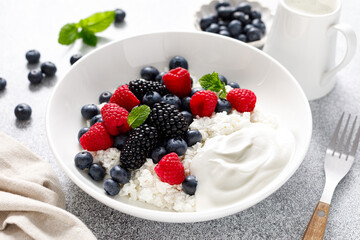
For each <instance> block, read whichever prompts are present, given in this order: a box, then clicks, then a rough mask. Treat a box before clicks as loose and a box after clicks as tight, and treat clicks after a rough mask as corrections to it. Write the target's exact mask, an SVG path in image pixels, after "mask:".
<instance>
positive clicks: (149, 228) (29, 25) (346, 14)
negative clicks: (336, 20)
mask: <svg viewBox="0 0 360 240" xmlns="http://www.w3.org/2000/svg"><path fill="white" fill-rule="evenodd" d="M206 2H207V1H206V0H201V1H191V0H186V1H185V0H184V1H175V0H167V1H159V0H143V1H102V2H101V3H100V2H99V1H95V0H91V1H88V0H78V1H69V0H67V1H60V0H57V1H45V0H33V1H25V0H23V1H6V0H0V34H1V37H0V76H1V77H3V78H6V79H7V81H8V85H7V88H6V90H5V91H3V92H0V110H1V113H0V130H1V131H3V132H5V133H6V134H8V135H10V136H13V137H14V138H16V139H18V140H19V141H20V142H23V143H24V144H26V145H28V146H29V147H30V149H32V150H33V151H34V152H35V153H36V154H38V155H39V156H40V157H42V158H43V159H45V160H46V161H48V162H49V163H50V164H51V166H52V167H53V168H54V170H55V171H56V173H57V175H58V177H59V179H60V181H61V184H62V187H63V190H64V192H65V196H66V203H67V210H68V211H69V212H71V213H73V214H74V215H76V216H78V217H79V218H80V219H81V220H82V221H83V222H84V223H85V224H86V225H87V226H88V227H89V228H90V229H91V230H92V231H93V233H94V234H95V235H96V236H97V237H98V238H99V239H168V238H169V237H171V238H174V239H200V238H201V239H239V238H241V239H300V238H301V237H302V234H303V233H304V230H305V228H306V226H307V224H308V221H309V219H310V217H311V215H312V212H313V210H314V207H315V205H316V203H317V201H318V200H319V198H320V195H321V193H322V189H323V185H324V180H325V179H324V171H323V159H322V158H323V156H324V153H325V149H326V145H327V143H328V141H329V138H330V134H331V131H332V129H333V128H334V126H335V124H336V122H337V120H338V118H339V116H340V114H341V112H342V111H346V112H349V113H354V114H360V104H359V103H360V94H359V92H360V79H359V76H360V68H359V64H360V55H359V54H358V53H359V50H358V51H357V54H356V55H355V58H354V59H353V61H352V62H351V63H350V65H348V66H347V67H346V68H345V69H343V70H342V71H341V72H339V73H338V74H337V77H338V79H339V81H338V84H337V85H336V87H335V89H334V90H333V91H332V92H331V93H330V94H329V95H327V96H326V97H324V98H322V99H319V100H315V101H312V102H310V106H311V110H312V114H313V124H314V125H313V136H312V140H311V144H310V148H309V151H308V153H307V155H306V157H305V159H304V161H303V163H302V165H301V166H300V168H299V169H298V170H297V171H296V173H295V174H294V175H293V177H291V179H290V180H289V181H288V182H287V183H286V184H284V185H283V186H282V187H281V188H280V189H279V190H278V191H277V192H275V193H274V194H273V195H271V196H270V197H268V198H267V199H265V200H264V201H262V202H260V203H259V204H257V205H255V206H253V207H251V208H249V209H247V210H245V211H243V212H240V213H238V214H235V215H232V216H229V217H225V218H222V219H218V220H213V221H209V222H202V223H191V224H168V223H159V222H152V221H148V220H143V219H139V218H135V217H132V216H129V215H126V214H123V213H121V212H118V211H115V210H113V209H111V208H109V207H107V206H105V205H103V204H102V203H99V202H97V201H96V200H95V199H93V198H92V197H90V196H89V195H87V194H86V193H84V192H83V191H82V190H81V189H80V188H79V187H77V186H76V185H75V184H74V183H73V182H72V181H71V180H70V179H69V178H68V177H67V176H66V175H65V173H64V172H63V171H62V170H61V169H60V167H59V166H58V164H57V163H56V161H55V159H54V156H53V155H52V153H51V151H50V148H49V145H48V142H47V139H46V131H45V109H46V105H47V101H48V99H49V96H50V94H51V93H52V91H53V89H54V85H55V84H56V83H57V82H58V81H59V80H60V79H61V77H62V76H63V75H64V74H65V73H66V71H67V70H68V69H69V68H70V63H69V59H70V56H71V55H72V54H74V53H77V52H81V53H83V54H86V53H87V52H89V51H91V50H92V48H89V47H86V46H83V45H82V44H81V43H80V42H79V43H76V44H74V45H73V46H70V47H65V46H61V45H59V44H57V34H58V31H59V29H60V28H61V26H62V25H64V24H65V23H68V22H74V21H77V20H78V19H79V18H81V17H86V16H88V15H90V14H92V13H93V12H96V11H104V10H107V9H114V8H117V7H119V8H123V9H124V10H125V11H126V12H127V17H126V22H125V23H124V24H121V25H119V26H111V27H110V28H109V29H108V30H106V31H105V32H104V33H101V34H100V35H101V36H102V38H101V39H100V45H102V44H104V43H106V42H109V41H111V40H116V39H120V38H124V37H127V36H131V35H134V34H137V33H144V32H151V31H160V30H193V29H194V26H193V22H192V17H193V14H194V13H195V11H196V10H197V9H198V8H199V7H200V5H201V4H203V3H206ZM262 2H263V3H264V4H265V5H268V6H270V7H271V8H273V9H274V7H275V6H276V3H277V2H276V1H270V0H266V1H265V0H263V1H262ZM172 9H177V11H176V12H174V11H173V10H172ZM170 12H171V13H170ZM359 12H360V3H359V2H358V1H344V2H343V9H342V17H341V21H342V22H344V23H349V24H351V25H352V26H353V27H354V28H355V30H356V32H357V35H358V36H360V25H359V22H360V15H359V14H358V13H359ZM339 45H340V46H339V50H338V53H339V54H338V55H339V58H341V53H342V52H343V51H344V50H345V44H344V41H343V39H342V38H339ZM33 48H34V49H38V50H39V51H40V52H41V54H42V56H41V60H42V61H45V60H50V61H53V62H54V63H56V65H57V67H58V74H57V75H56V77H54V78H52V79H45V80H44V82H43V83H42V84H40V85H39V86H31V85H30V84H29V82H28V80H27V73H28V70H29V69H31V68H32V67H37V66H28V65H27V64H26V60H25V57H24V55H25V52H26V51H27V50H29V49H33ZM20 102H26V103H29V104H30V105H31V106H32V108H33V115H32V118H31V120H30V121H29V122H26V123H20V122H18V121H16V120H15V116H14V114H13V111H14V108H15V106H16V105H17V104H18V103H20ZM294 111H295V109H294ZM64 124H66V123H64ZM358 154H359V156H358V158H357V159H356V161H355V164H354V166H353V167H352V169H351V170H350V172H349V174H348V175H347V176H346V177H345V178H344V179H343V181H342V182H341V183H340V184H339V185H338V187H337V189H336V193H335V196H334V198H333V201H332V206H331V209H330V214H329V219H328V224H327V228H326V235H325V239H360V211H358V205H359V201H360V200H359V199H360V162H359V159H360V153H359V152H358Z"/></svg>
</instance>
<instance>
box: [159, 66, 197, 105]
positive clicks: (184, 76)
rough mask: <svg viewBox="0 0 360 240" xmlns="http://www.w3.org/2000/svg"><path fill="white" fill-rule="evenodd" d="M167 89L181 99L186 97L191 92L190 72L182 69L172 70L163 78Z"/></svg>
mask: <svg viewBox="0 0 360 240" xmlns="http://www.w3.org/2000/svg"><path fill="white" fill-rule="evenodd" d="M163 81H164V84H165V86H166V88H167V89H168V90H169V91H170V92H171V93H172V94H174V95H176V96H178V97H179V98H183V97H186V96H187V95H189V93H190V91H191V78H190V74H189V72H188V71H187V70H186V69H184V68H181V67H178V68H175V69H172V70H170V71H169V72H168V73H166V74H165V75H164V76H163Z"/></svg>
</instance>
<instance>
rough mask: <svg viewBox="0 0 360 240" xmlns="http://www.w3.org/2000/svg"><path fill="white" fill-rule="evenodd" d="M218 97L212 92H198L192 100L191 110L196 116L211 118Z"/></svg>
mask: <svg viewBox="0 0 360 240" xmlns="http://www.w3.org/2000/svg"><path fill="white" fill-rule="evenodd" d="M216 104H217V96H216V94H215V93H214V92H212V91H210V90H202V91H198V92H196V93H195V94H194V95H193V96H192V97H191V99H190V108H191V112H192V114H193V115H194V116H196V115H199V116H200V117H210V116H211V114H213V112H214V111H215V108H216Z"/></svg>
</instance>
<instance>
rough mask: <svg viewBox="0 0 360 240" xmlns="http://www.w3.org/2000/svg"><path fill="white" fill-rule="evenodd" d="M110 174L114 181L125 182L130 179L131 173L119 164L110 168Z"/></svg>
mask: <svg viewBox="0 0 360 240" xmlns="http://www.w3.org/2000/svg"><path fill="white" fill-rule="evenodd" d="M110 176H111V177H112V179H114V180H115V181H116V182H118V183H120V184H125V183H128V182H129V181H130V177H131V173H130V172H129V171H128V170H126V169H125V168H122V167H121V166H120V165H115V166H114V167H112V168H111V169H110Z"/></svg>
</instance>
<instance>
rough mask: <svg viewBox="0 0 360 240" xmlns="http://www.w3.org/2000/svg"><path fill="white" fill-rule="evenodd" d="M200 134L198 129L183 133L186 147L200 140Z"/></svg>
mask: <svg viewBox="0 0 360 240" xmlns="http://www.w3.org/2000/svg"><path fill="white" fill-rule="evenodd" d="M201 140H202V135H201V133H200V132H199V131H198V130H189V131H187V132H186V133H185V141H186V144H187V146H188V147H191V146H192V145H194V144H195V143H198V142H201Z"/></svg>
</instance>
